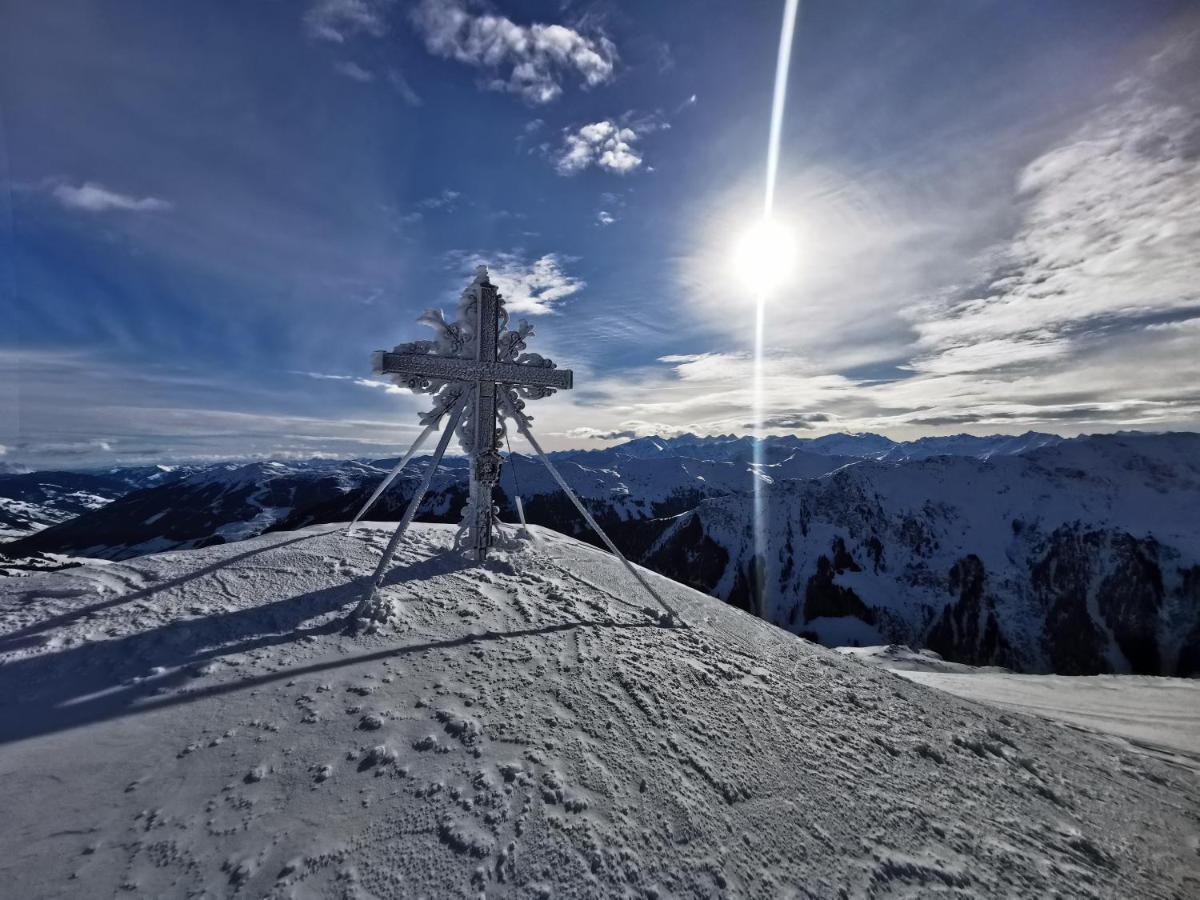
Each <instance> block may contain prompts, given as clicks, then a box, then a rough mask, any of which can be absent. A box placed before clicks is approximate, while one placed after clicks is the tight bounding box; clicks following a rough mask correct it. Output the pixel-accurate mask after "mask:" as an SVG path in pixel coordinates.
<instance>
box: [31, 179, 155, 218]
mask: <svg viewBox="0 0 1200 900" xmlns="http://www.w3.org/2000/svg"><path fill="white" fill-rule="evenodd" d="M50 193H51V194H53V196H54V198H55V199H56V200H58V202H59V203H61V204H62V205H63V206H65V207H67V209H81V210H86V211H87V212H108V211H109V210H114V209H115V210H124V211H126V212H161V211H163V210H168V209H170V208H171V204H170V203H169V202H168V201H166V200H161V199H159V198H158V197H135V196H132V195H130V194H122V193H119V192H117V191H114V190H110V189H109V188H106V187H104V185H101V184H96V183H95V182H94V181H88V182H85V183H84V184H82V185H80V186H79V187H74V186H72V185H69V184H66V183H59V184H56V185H54V187H53V188H51V190H50Z"/></svg>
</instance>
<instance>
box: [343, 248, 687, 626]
mask: <svg viewBox="0 0 1200 900" xmlns="http://www.w3.org/2000/svg"><path fill="white" fill-rule="evenodd" d="M457 312H458V317H457V318H456V319H455V320H454V321H453V322H448V321H446V318H445V316H444V315H443V314H442V311H441V310H438V309H431V310H428V311H427V312H425V314H424V315H422V316H421V318H420V319H419V320H418V321H420V322H421V323H423V324H425V325H429V326H430V327H432V328H433V329H434V331H435V333H436V337H435V338H434V339H433V340H430V341H412V342H410V343H407V344H400V345H398V346H397V347H395V348H394V349H393V350H391V351H387V350H378V351H376V352H375V353H374V354H372V356H371V368H372V370H373V371H374V373H375V374H376V375H390V376H391V377H392V380H393V381H394V382H395V383H396V384H398V385H401V386H402V387H407V388H409V389H410V390H412V391H413V392H414V393H418V394H431V395H433V406H432V407H431V408H430V409H429V410H428V411H427V412H424V413H422V414H421V424H422V425H424V426H425V429H424V430H423V431H422V432H421V434H420V435H418V436H417V439H416V440H415V441H414V442H413V444H412V446H411V447H410V448H409V449H408V452H407V453H405V455H404V457H403V458H402V459H401V460H400V462H399V463H397V464H396V467H395V468H394V469H392V471H391V472H390V473H389V474H388V476H387V477H386V478H385V479H383V481H382V482H380V484H379V486H378V487H377V488H376V489H375V492H374V493H373V494H372V495H371V497H370V499H368V500H367V502H366V503H365V504H364V505H363V508H362V509H361V510H359V512H358V515H356V516H355V517H354V521H352V522H351V523H350V528H349V530H353V529H354V526H355V525H356V524H357V523H358V520H359V519H361V518H362V516H363V514H364V513H366V511H367V510H368V509H370V508H371V506H372V505H374V503H375V501H376V500H377V499H379V497H380V495H381V494H382V493H383V492H384V491H385V490H386V489H387V487H388V485H390V484H391V483H392V481H393V480H394V479H395V477H396V476H397V475H398V474H399V473H400V470H401V469H403V468H404V466H405V465H406V464H407V463H408V461H409V460H410V459H412V457H413V455H414V454H415V453H416V452H417V450H418V449H420V447H421V446H422V445H423V444H424V443H425V441H426V439H427V438H428V437H429V436H430V435H431V434H432V433H433V432H434V431H436V430H437V428H438V426H439V424H440V423H441V420H442V418H443V417H445V416H447V415H448V416H449V417H450V420H449V423H448V424H447V425H446V429H445V431H443V432H442V436H441V438H440V439H439V440H438V444H437V448H436V449H435V450H434V452H433V457H432V459H431V460H430V463H429V466H428V468H427V469H426V470H425V474H424V476H423V477H422V479H421V484H420V485H419V486H418V488H417V491H416V493H415V494H414V495H413V497H412V499H410V500H409V503H408V507H407V508H406V509H405V511H404V516H403V517H402V518H401V520H400V524H399V525H398V526H397V528H396V532H395V534H393V535H392V539H391V541H389V543H388V546H387V548H386V549H385V550H384V553H383V556H382V557H381V558H380V560H379V565H378V567H377V568H376V570H375V574H374V576H373V577H372V580H371V585H370V589H369V590H368V592H367V595H366V596H364V597H363V602H362V603H361V604H360V605H359V610H358V613H359V614H360V615H361V614H363V613H364V612H365V611H366V610H367V608H368V607H369V605H370V603H371V602H372V600H374V599H375V593H376V589H377V588H378V587H379V586H380V584H381V583H382V581H383V575H384V573H385V571H386V570H387V566H388V563H389V562H390V561H391V558H392V555H393V554H394V553H395V551H396V547H397V545H398V544H399V542H400V539H401V538H402V537H403V535H404V532H405V531H406V530H407V529H408V526H409V525H411V524H412V520H413V517H414V516H415V515H416V513H417V509H418V508H419V507H420V505H421V500H422V499H423V498H424V496H425V493H426V492H427V491H428V490H429V483H430V481H431V479H432V478H433V473H434V472H435V471H436V469H437V467H438V465H439V464H440V463H441V461H442V457H443V456H444V455H445V452H446V448H447V446H448V445H449V443H450V438H451V436H452V435H454V434H456V433H457V434H458V440H459V443H460V444H461V445H462V448H463V450H464V451H465V452H466V454H467V456H468V457H469V458H470V493H469V499H468V502H467V508H466V510H465V511H464V513H463V519H462V524H461V525H460V526H459V530H458V546H459V548H460V549H462V550H464V551H466V552H469V553H470V554H471V555H472V556H474V558H475V560H476V561H480V562H481V561H483V560H484V559H486V558H487V554H488V550H489V549H490V548H491V547H492V546H493V545H494V544H495V543H496V535H497V534H499V526H500V524H501V523H500V521H499V519H498V518H497V513H498V510H497V508H496V506H495V505H494V504H493V502H492V491H493V489H494V488H495V487H496V484H497V482H498V481H499V480H500V467H501V465H502V462H503V459H502V457H501V456H500V444H501V441H502V440H503V439H504V437H505V432H506V429H505V418H509V419H512V420H513V421H514V422H515V423H516V425H517V429H518V430H519V431H520V432H521V434H522V435H523V436H524V437H525V439H526V440H527V441H528V442H529V444H530V446H531V447H533V449H534V451H535V452H536V453H537V455H538V457H539V458H540V459H541V461H542V463H543V464H544V465H545V466H546V468H547V469H548V470H549V471H550V474H551V475H552V476H553V477H554V480H555V481H556V482H557V483H558V485H559V487H561V488H562V489H563V491H564V492H565V493H566V494H567V496H568V497H569V498H570V499H571V502H572V503H573V504H574V505H575V508H576V509H577V510H578V511H579V512H580V514H581V515H582V516H583V518H584V520H585V521H586V522H587V523H588V524H589V525H590V526H591V527H592V528H593V529H594V530H595V531H596V533H597V534H598V535H599V536H600V538H601V539H602V540H603V541H604V543H605V545H606V546H607V547H608V548H609V550H611V551H612V552H613V553H614V554H615V555H616V556H617V557H618V558H619V559H620V560H621V562H622V563H624V564H625V566H626V568H627V569H628V570H629V572H630V573H631V574H632V575H633V576H634V577H635V578H636V579H637V580H638V582H640V584H641V585H642V587H644V588H645V589H646V591H648V592H649V593H650V595H651V596H652V597H654V599H655V600H657V601H658V603H659V604H660V605H661V606H662V607H663V609H664V610H665V611H666V613H665V617H664V621H670V622H677V621H681V620H679V618H678V616H677V615H676V614H675V612H674V610H672V609H671V608H670V606H668V605H667V604H666V603H665V602H664V601H663V599H662V598H661V597H660V596H659V595H658V593H657V592H656V591H655V590H654V589H653V588H652V587H650V585H649V583H648V582H647V581H646V579H645V577H644V576H643V575H642V574H641V573H640V572H638V571H637V569H635V568H634V567H633V566H632V565H631V564H630V563H629V561H628V560H627V559H625V557H624V555H623V554H622V553H621V551H620V550H618V549H617V547H616V545H615V544H613V542H612V541H611V540H610V539H609V537H608V535H606V534H605V533H604V532H603V530H601V528H600V526H599V525H598V524H597V523H596V520H595V519H594V518H593V517H592V515H591V513H590V512H588V510H587V508H586V507H585V506H584V505H583V503H582V502H580V500H579V498H578V497H577V496H575V492H574V491H572V490H571V488H570V487H569V486H568V485H567V483H566V481H565V480H564V479H563V477H562V475H560V474H559V472H558V470H557V469H556V468H555V467H554V464H553V463H552V462H551V461H550V458H549V457H548V456H547V455H546V453H545V451H543V450H542V448H541V445H540V444H538V442H537V439H536V438H535V437H534V436H533V432H532V431H531V430H530V428H529V422H530V417H529V416H527V415H526V414H525V412H524V410H525V401H526V400H537V399H540V398H542V397H548V396H550V395H551V394H553V393H554V392H555V391H556V390H567V389H570V388H571V387H572V386H573V384H572V383H573V375H572V372H571V370H570V369H559V368H557V367H556V366H555V364H554V362H553V361H551V360H549V359H546V358H545V357H543V356H541V355H540V354H537V353H526V352H524V351H525V341H526V339H527V338H529V337H530V336H532V335H533V328H532V327H531V326H530V325H529V323H528V322H525V321H523V320H522V321H521V322H520V323H519V324H518V325H517V327H516V328H515V329H510V328H509V327H508V323H509V319H508V312H507V311H506V310H505V308H504V298H503V297H501V296H500V292H499V291H497V290H496V286H495V285H494V284H492V282H491V280H490V279H489V278H488V270H487V266H479V267H478V268H476V270H475V278H474V280H472V282H471V284H470V285H469V286H468V287H467V289H466V290H465V291H463V293H462V297H461V298H460V300H459V302H458V311H457ZM517 503H518V509H520V498H517Z"/></svg>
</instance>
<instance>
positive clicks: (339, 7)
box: [304, 0, 387, 44]
mask: <svg viewBox="0 0 1200 900" xmlns="http://www.w3.org/2000/svg"><path fill="white" fill-rule="evenodd" d="M386 5H387V0H315V2H313V3H312V5H311V6H309V8H308V11H307V12H305V14H304V28H305V30H306V31H307V32H308V34H309V36H310V37H313V38H317V39H319V40H325V41H333V42H334V43H337V44H341V43H344V42H345V40H346V38H347V37H350V36H352V35H354V34H357V33H360V32H361V33H363V34H368V35H370V36H371V37H382V36H383V35H384V34H386V33H387V23H386V22H385V21H384V17H383V8H384V6H386Z"/></svg>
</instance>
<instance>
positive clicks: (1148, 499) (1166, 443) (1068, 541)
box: [4, 433, 1200, 675]
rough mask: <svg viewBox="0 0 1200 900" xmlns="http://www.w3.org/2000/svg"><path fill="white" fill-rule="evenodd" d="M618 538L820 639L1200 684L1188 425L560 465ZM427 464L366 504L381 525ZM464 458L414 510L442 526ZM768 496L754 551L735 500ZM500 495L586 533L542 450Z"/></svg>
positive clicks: (622, 457)
mask: <svg viewBox="0 0 1200 900" xmlns="http://www.w3.org/2000/svg"><path fill="white" fill-rule="evenodd" d="M555 456H556V464H557V465H558V466H559V468H560V469H561V471H562V473H563V475H564V476H565V477H566V478H567V480H568V481H569V482H570V483H571V484H572V486H573V487H574V488H575V490H576V491H577V492H578V493H579V494H580V495H581V496H582V497H583V498H584V501H585V502H586V503H587V505H588V506H589V508H590V509H591V510H592V512H593V514H594V515H595V516H596V518H597V519H598V520H599V521H600V522H601V523H602V524H603V525H604V527H605V528H606V529H607V530H608V531H609V532H610V534H611V535H612V536H613V538H614V539H615V540H616V541H617V543H618V545H619V546H621V548H622V549H623V550H624V551H625V552H626V553H627V554H628V555H629V556H630V557H632V558H634V559H637V560H639V561H641V562H643V563H644V564H646V565H647V566H648V567H650V568H652V569H654V570H656V571H659V572H661V573H663V574H666V575H668V576H669V577H671V578H674V579H676V580H679V581H681V582H682V583H685V584H687V585H690V586H692V587H695V588H698V589H700V590H702V591H704V592H706V593H710V594H712V595H713V596H716V597H719V598H721V599H723V600H726V601H728V602H731V603H733V604H735V605H738V606H741V607H743V608H746V609H750V610H753V611H754V612H756V613H757V614H759V615H760V616H762V617H763V618H766V619H767V620H769V621H771V622H774V623H776V624H779V625H780V626H781V627H784V628H787V629H789V630H792V631H794V632H796V633H800V634H804V635H806V636H808V637H811V638H814V639H816V640H819V641H821V642H823V643H826V644H828V645H831V646H836V645H840V644H854V643H858V644H864V645H868V644H880V643H888V642H894V643H906V644H909V645H912V646H915V647H930V648H932V649H934V650H936V651H938V652H940V653H942V654H943V655H944V656H945V657H946V658H947V659H951V660H955V661H959V662H963V663H969V664H973V665H988V664H996V665H1003V666H1006V667H1009V668H1012V669H1016V670H1020V671H1030V672H1047V671H1054V672H1060V673H1064V674H1079V673H1099V672H1140V673H1151V674H1177V675H1193V674H1197V673H1200V435H1195V434H1163V435H1147V434H1119V435H1098V436H1091V437H1082V438H1076V439H1073V440H1066V441H1064V440H1061V439H1059V438H1057V437H1054V436H1051V435H1042V434H1035V433H1030V434H1026V435H1021V436H1016V437H1012V436H996V437H991V438H981V437H974V436H969V435H965V436H956V437H950V438H927V439H923V440H919V441H913V442H909V443H896V442H892V441H889V440H888V439H886V438H883V437H880V436H878V435H830V436H828V437H824V438H817V439H803V438H795V437H785V438H771V439H770V440H768V441H767V442H766V446H765V447H764V453H763V464H762V466H761V467H760V468H756V466H755V465H754V462H753V444H752V442H751V440H750V439H749V438H746V437H740V438H739V437H733V436H725V437H715V438H698V437H695V436H691V435H688V436H683V437H677V438H670V439H658V438H639V439H636V440H633V441H629V442H627V443H625V444H621V445H617V446H615V447H612V448H609V449H606V450H593V451H573V452H566V453H560V454H556V455H555ZM393 462H394V460H376V461H361V460H359V461H345V462H336V461H308V462H304V463H294V462H289V463H282V462H270V463H254V464H251V465H235V464H228V465H220V466H207V467H202V468H198V469H194V470H189V471H184V472H180V473H178V474H177V475H173V476H172V478H171V480H170V481H169V482H168V483H166V484H162V485H159V486H154V487H148V488H143V489H139V490H133V491H131V492H129V493H127V494H124V495H123V496H121V497H119V498H118V499H115V500H113V501H111V502H108V503H106V504H105V505H103V506H102V507H100V508H97V509H94V510H90V511H85V512H83V513H82V514H79V515H77V516H75V517H74V518H71V519H70V520H68V521H65V522H62V523H60V524H57V525H54V526H52V527H49V528H46V529H44V530H42V531H40V532H38V533H37V534H34V535H31V536H29V537H26V538H25V539H23V540H20V541H18V542H15V543H12V544H9V545H7V546H6V547H5V548H4V552H6V553H7V554H9V555H10V556H14V557H18V558H22V557H25V556H28V555H34V554H39V553H47V552H53V553H59V554H69V555H75V556H85V557H102V558H108V559H118V560H119V559H127V558H130V557H133V556H137V555H139V554H143V553H150V552H156V551H161V550H169V549H182V548H188V547H203V546H208V545H212V544H217V543H223V542H226V541H231V540H239V539H242V538H247V537H251V536H254V535H256V534H260V533H264V532H267V531H272V530H281V529H294V528H301V527H305V526H308V525H312V524H318V523H323V522H337V521H345V520H347V519H349V518H350V517H351V516H352V515H353V514H354V512H355V511H356V510H357V508H358V507H359V506H360V505H361V503H362V502H363V500H364V499H365V497H366V496H367V494H368V493H369V492H370V491H371V490H372V489H373V488H374V486H375V485H376V484H377V483H378V481H379V479H380V478H382V477H383V474H384V472H385V471H386V470H387V469H388V468H390V466H391V465H392V463H393ZM427 464H428V461H427V460H417V461H416V462H415V463H414V464H413V466H412V467H411V468H410V469H409V471H407V472H406V473H405V474H404V475H402V476H401V478H400V479H399V480H398V482H397V484H396V486H395V487H394V488H393V489H391V490H390V491H389V492H388V493H387V494H385V495H384V497H383V498H382V500H381V501H380V503H379V505H378V506H377V507H376V508H375V510H374V512H373V513H372V516H371V517H372V518H376V519H381V520H384V519H390V520H395V519H398V518H399V517H400V515H401V513H402V511H403V509H404V507H405V505H406V504H407V501H408V498H409V497H410V496H411V493H412V491H413V489H414V486H415V484H416V483H417V482H418V480H419V479H420V477H421V475H422V473H423V467H424V466H425V465H427ZM465 475H466V470H465V462H464V461H463V460H461V459H457V460H456V459H448V460H446V462H445V463H444V465H443V466H442V468H441V469H440V470H439V471H438V472H437V473H435V476H434V478H433V488H432V490H431V492H430V495H429V496H428V497H427V499H426V501H425V504H424V506H423V507H422V511H421V516H420V518H422V519H424V520H426V521H440V522H449V521H456V520H457V518H458V515H459V511H460V510H461V508H462V506H463V504H464V500H465V489H466V485H465ZM756 481H757V483H758V484H759V486H760V488H761V489H762V491H763V495H764V497H765V499H766V511H767V512H766V517H767V518H766V523H765V528H764V534H765V537H766V542H765V547H763V548H756V547H755V546H754V543H753V529H752V528H751V522H752V511H753V501H752V498H751V493H750V492H751V490H752V488H753V486H754V484H755V482H756ZM500 487H501V492H500V496H499V498H498V499H499V501H500V503H501V506H502V510H503V514H504V515H505V516H506V517H507V518H508V519H509V520H510V521H511V520H512V519H513V518H515V509H514V506H513V503H512V500H511V498H512V497H513V496H515V495H517V494H520V496H522V498H523V500H524V505H525V510H526V514H527V517H528V519H529V520H530V521H531V522H535V523H538V524H543V525H547V526H549V527H552V528H555V529H557V530H559V531H561V532H563V533H566V534H570V535H575V536H578V537H580V538H583V539H586V540H591V539H592V538H591V537H590V536H589V535H588V533H587V530H586V526H585V524H584V523H583V522H582V520H581V519H580V518H579V516H578V515H577V513H576V512H575V510H574V509H573V508H572V507H571V506H570V504H569V502H568V501H567V500H566V498H565V497H563V496H562V495H561V494H560V493H559V492H558V489H557V487H556V485H555V484H554V482H553V481H552V479H551V478H550V477H549V475H548V474H547V473H546V472H545V471H544V469H542V467H541V466H540V464H538V462H537V461H536V460H533V459H530V458H528V457H524V456H521V455H519V454H516V455H514V456H513V457H512V458H511V459H510V460H509V462H508V464H507V465H506V466H505V467H504V470H503V474H502V479H501V484H500Z"/></svg>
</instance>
